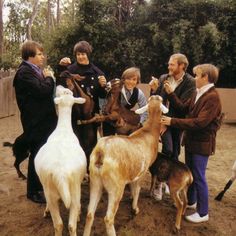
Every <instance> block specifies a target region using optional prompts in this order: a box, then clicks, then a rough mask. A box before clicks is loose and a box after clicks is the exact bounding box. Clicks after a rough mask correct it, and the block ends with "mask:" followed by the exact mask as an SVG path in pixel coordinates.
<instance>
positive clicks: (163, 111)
mask: <svg viewBox="0 0 236 236" xmlns="http://www.w3.org/2000/svg"><path fill="white" fill-rule="evenodd" d="M160 108H161V111H162V113H164V114H166V113H168V112H169V109H168V108H167V107H166V106H165V105H163V104H162V103H161V107H160Z"/></svg>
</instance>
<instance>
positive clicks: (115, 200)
mask: <svg viewBox="0 0 236 236" xmlns="http://www.w3.org/2000/svg"><path fill="white" fill-rule="evenodd" d="M113 186H114V185H113ZM110 187H111V186H110ZM124 188H125V184H121V185H119V186H115V188H110V189H109V191H108V208H107V213H106V217H105V218H104V221H105V224H106V230H107V235H108V236H116V231H115V227H114V219H115V215H116V212H117V210H118V207H119V203H120V200H121V198H122V196H123V193H124Z"/></svg>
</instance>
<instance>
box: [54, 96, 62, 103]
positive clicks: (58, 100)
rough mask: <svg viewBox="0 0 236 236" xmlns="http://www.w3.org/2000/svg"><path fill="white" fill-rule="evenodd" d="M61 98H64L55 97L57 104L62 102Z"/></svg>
mask: <svg viewBox="0 0 236 236" xmlns="http://www.w3.org/2000/svg"><path fill="white" fill-rule="evenodd" d="M61 99H62V98H60V97H55V98H54V103H55V104H59V103H60V102H61Z"/></svg>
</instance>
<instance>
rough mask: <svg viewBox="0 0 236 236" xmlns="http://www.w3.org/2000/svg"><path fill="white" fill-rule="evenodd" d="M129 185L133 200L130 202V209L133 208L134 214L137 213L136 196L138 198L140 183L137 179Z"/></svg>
mask: <svg viewBox="0 0 236 236" xmlns="http://www.w3.org/2000/svg"><path fill="white" fill-rule="evenodd" d="M130 187H131V193H132V197H133V202H132V209H133V210H134V213H135V215H137V214H138V213H139V208H138V198H139V193H140V189H141V188H140V185H139V181H135V182H133V183H131V184H130Z"/></svg>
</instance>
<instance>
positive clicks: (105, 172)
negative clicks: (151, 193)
mask: <svg viewBox="0 0 236 236" xmlns="http://www.w3.org/2000/svg"><path fill="white" fill-rule="evenodd" d="M161 102H162V98H161V97H160V96H151V97H150V98H149V103H148V113H149V116H148V119H147V121H146V122H145V123H144V126H143V127H142V128H140V129H138V130H136V131H135V132H133V133H132V134H131V135H129V136H124V135H113V136H108V137H103V138H101V139H99V141H98V143H97V145H96V146H95V148H94V150H93V152H92V154H91V156H90V166H89V170H90V201H89V206H88V213H87V218H86V225H85V230H84V236H88V235H90V232H91V227H92V224H93V220H94V214H95V211H96V208H97V205H98V202H99V200H100V198H101V195H102V190H103V187H104V188H105V189H106V191H107V193H108V208H107V213H106V217H105V224H106V231H107V234H108V235H109V236H114V235H116V232H115V228H114V218H115V215H116V212H117V210H118V207H119V203H120V200H121V198H122V196H123V193H124V189H125V185H126V184H130V187H131V194H132V198H133V201H132V209H133V211H134V213H135V214H138V213H139V208H138V205H137V204H138V198H139V192H140V189H141V187H140V182H141V180H142V179H143V177H144V176H145V174H146V172H147V171H148V168H149V167H150V165H151V164H152V163H153V162H154V160H155V158H156V156H157V151H158V143H159V141H158V140H159V135H160V127H161V124H160V119H161V114H162V112H161V108H160V106H161Z"/></svg>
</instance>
